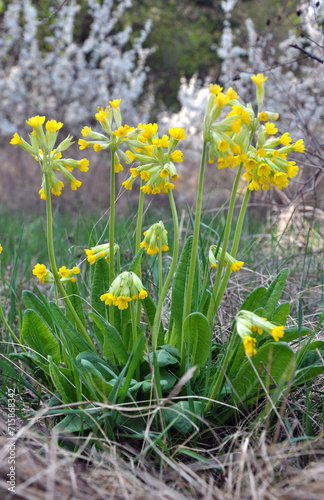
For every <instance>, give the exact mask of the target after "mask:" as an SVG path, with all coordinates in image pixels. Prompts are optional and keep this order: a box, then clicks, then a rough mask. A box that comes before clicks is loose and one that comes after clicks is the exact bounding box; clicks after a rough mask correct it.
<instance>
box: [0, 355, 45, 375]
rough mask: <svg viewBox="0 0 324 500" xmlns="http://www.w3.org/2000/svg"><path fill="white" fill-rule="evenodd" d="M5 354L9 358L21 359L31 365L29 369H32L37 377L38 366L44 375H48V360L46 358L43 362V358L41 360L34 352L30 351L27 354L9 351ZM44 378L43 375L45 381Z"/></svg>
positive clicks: (38, 373) (38, 372)
mask: <svg viewBox="0 0 324 500" xmlns="http://www.w3.org/2000/svg"><path fill="white" fill-rule="evenodd" d="M7 356H8V358H9V359H20V360H21V361H23V362H24V363H26V364H27V365H28V366H30V367H31V369H32V370H33V372H34V373H35V375H37V377H38V378H39V376H40V370H39V369H38V368H40V369H41V370H43V372H44V373H45V374H46V375H49V365H48V361H47V360H46V362H45V360H43V361H41V359H42V358H40V357H37V355H35V354H31V353H30V354H29V353H27V352H11V353H9V354H7ZM35 365H36V367H35ZM42 375H43V374H42ZM45 379H46V377H44V381H45Z"/></svg>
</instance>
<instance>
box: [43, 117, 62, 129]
mask: <svg viewBox="0 0 324 500" xmlns="http://www.w3.org/2000/svg"><path fill="white" fill-rule="evenodd" d="M62 127H63V123H61V122H57V121H56V120H49V121H47V122H46V130H47V132H58V130H60V128H62Z"/></svg>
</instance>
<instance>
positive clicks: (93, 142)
mask: <svg viewBox="0 0 324 500" xmlns="http://www.w3.org/2000/svg"><path fill="white" fill-rule="evenodd" d="M120 101H121V99H115V100H113V101H109V104H110V105H109V106H107V107H106V108H105V109H104V108H102V107H98V108H97V113H96V114H95V117H96V119H97V120H98V122H99V123H100V125H101V127H102V129H103V131H104V132H105V133H104V134H102V133H100V132H95V131H94V130H91V128H90V127H88V126H86V127H83V129H82V130H81V134H82V136H83V137H86V139H79V142H78V144H79V146H80V149H81V150H82V149H85V148H89V147H91V148H93V149H94V151H101V150H104V149H107V148H109V147H110V149H111V150H112V152H113V153H114V160H115V161H114V164H115V172H116V173H117V172H121V171H122V170H124V169H123V166H122V165H121V163H120V161H119V157H118V154H117V150H118V148H119V145H120V144H121V143H122V142H125V141H126V143H127V144H128V141H129V140H130V139H131V138H133V137H136V136H137V135H138V131H137V129H135V128H134V127H130V126H129V125H127V124H125V125H122V117H121V112H120V109H119V105H120ZM113 118H114V120H115V124H116V127H117V128H116V129H115V130H112V121H113Z"/></svg>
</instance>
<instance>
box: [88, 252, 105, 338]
mask: <svg viewBox="0 0 324 500" xmlns="http://www.w3.org/2000/svg"><path fill="white" fill-rule="evenodd" d="M108 289H109V264H108V262H107V261H106V259H99V260H97V261H96V262H95V263H94V264H92V266H91V288H90V301H91V306H92V310H93V311H94V312H95V313H97V314H99V315H100V316H102V317H103V318H106V319H107V320H108V318H109V314H108V311H109V308H108V306H106V304H105V302H104V301H103V300H100V297H101V295H103V294H104V293H106V292H107V290H108ZM94 328H95V333H96V335H97V337H98V340H99V342H100V343H102V341H103V339H102V337H101V332H100V329H99V328H98V327H97V325H95V326H94Z"/></svg>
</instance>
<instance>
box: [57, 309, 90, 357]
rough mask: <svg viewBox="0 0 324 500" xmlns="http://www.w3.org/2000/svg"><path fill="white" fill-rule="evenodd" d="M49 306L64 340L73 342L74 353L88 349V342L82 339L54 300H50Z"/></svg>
mask: <svg viewBox="0 0 324 500" xmlns="http://www.w3.org/2000/svg"><path fill="white" fill-rule="evenodd" d="M50 306H51V309H52V312H53V314H54V316H55V320H56V322H57V324H58V326H59V327H60V329H61V331H62V333H63V335H64V337H65V339H66V342H67V343H69V342H71V343H72V344H73V346H74V348H75V350H76V354H78V353H79V352H82V351H88V350H89V344H88V343H87V342H86V341H85V340H84V338H83V337H82V335H81V333H79V332H78V330H77V329H76V328H75V327H74V326H73V325H72V323H70V321H69V320H68V319H67V317H66V316H65V314H64V312H63V311H62V310H61V309H60V308H59V307H58V306H57V305H56V304H55V303H54V302H50Z"/></svg>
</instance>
